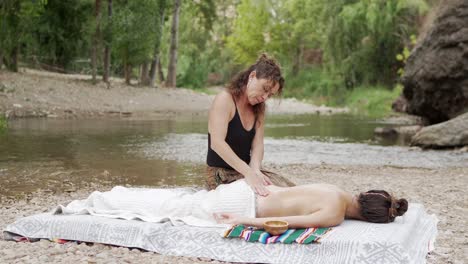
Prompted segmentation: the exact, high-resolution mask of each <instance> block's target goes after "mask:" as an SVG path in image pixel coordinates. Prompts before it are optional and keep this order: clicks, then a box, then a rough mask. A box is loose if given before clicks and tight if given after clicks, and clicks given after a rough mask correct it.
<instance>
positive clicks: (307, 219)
mask: <svg viewBox="0 0 468 264" xmlns="http://www.w3.org/2000/svg"><path fill="white" fill-rule="evenodd" d="M215 217H216V219H217V221H218V222H219V223H226V224H233V225H237V224H244V225H247V226H255V227H262V226H263V223H264V222H266V221H277V220H281V221H286V222H288V224H289V227H290V228H308V227H331V226H336V225H339V224H341V223H342V222H343V221H344V214H343V213H339V212H337V211H332V210H330V209H321V210H319V211H317V212H314V213H312V214H308V215H297V216H283V217H260V218H249V217H239V216H235V215H233V214H226V213H221V214H218V215H216V216H215Z"/></svg>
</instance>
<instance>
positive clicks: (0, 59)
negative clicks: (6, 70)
mask: <svg viewBox="0 0 468 264" xmlns="http://www.w3.org/2000/svg"><path fill="white" fill-rule="evenodd" d="M2 66H3V50H1V49H0V70H1V69H2Z"/></svg>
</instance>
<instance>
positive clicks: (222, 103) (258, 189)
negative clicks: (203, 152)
mask: <svg viewBox="0 0 468 264" xmlns="http://www.w3.org/2000/svg"><path fill="white" fill-rule="evenodd" d="M235 107H236V106H235V105H234V102H233V101H232V96H231V94H229V93H228V92H221V93H219V94H218V95H217V96H216V97H215V99H214V101H213V104H212V105H211V109H210V116H209V120H208V131H209V133H210V136H211V149H213V150H214V151H215V152H216V153H217V154H218V155H219V156H220V157H221V158H222V159H223V160H224V161H225V162H226V163H227V164H229V165H230V166H231V167H232V168H233V169H235V170H236V171H238V172H239V173H241V174H242V175H244V177H245V181H246V182H247V183H248V184H249V185H250V186H251V187H252V189H253V190H254V191H255V193H257V194H259V195H262V196H265V195H268V194H269V191H268V190H267V189H266V188H265V185H264V180H263V178H262V177H260V176H258V175H257V173H256V172H255V170H253V169H252V168H251V167H249V165H248V164H247V163H245V162H244V161H243V160H241V159H240V158H239V157H238V156H237V155H236V153H234V151H233V150H232V149H231V147H230V146H229V145H228V144H227V143H226V141H225V139H226V134H227V129H228V124H229V121H230V120H231V119H232V118H233V117H234V114H235V111H236V108H235Z"/></svg>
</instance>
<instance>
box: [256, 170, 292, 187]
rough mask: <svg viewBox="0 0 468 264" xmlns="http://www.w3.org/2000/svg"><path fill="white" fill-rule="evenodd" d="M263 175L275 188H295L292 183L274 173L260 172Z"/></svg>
mask: <svg viewBox="0 0 468 264" xmlns="http://www.w3.org/2000/svg"><path fill="white" fill-rule="evenodd" d="M261 171H262V173H263V174H265V175H266V176H267V177H268V178H270V181H271V182H272V183H273V184H274V185H276V186H280V187H292V186H296V184H295V183H293V182H292V181H290V180H288V179H286V178H285V177H283V176H281V175H279V174H277V173H274V172H272V171H268V170H261Z"/></svg>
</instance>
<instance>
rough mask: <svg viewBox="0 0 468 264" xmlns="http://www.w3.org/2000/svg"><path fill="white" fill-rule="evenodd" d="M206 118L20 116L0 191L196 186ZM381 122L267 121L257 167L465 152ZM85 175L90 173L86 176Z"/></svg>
mask: <svg viewBox="0 0 468 264" xmlns="http://www.w3.org/2000/svg"><path fill="white" fill-rule="evenodd" d="M206 120H207V117H206V116H200V115H194V116H191V115H187V116H178V117H174V118H167V119H162V120H132V119H120V120H119V119H114V120H51V119H23V120H14V121H11V122H9V123H8V130H7V131H6V132H3V133H0V186H1V189H0V194H8V195H10V194H12V193H13V192H28V191H30V190H35V189H38V188H40V189H56V188H61V189H67V188H71V189H72V190H73V188H76V187H74V186H78V185H79V184H80V183H83V182H89V181H96V182H99V181H110V182H112V183H115V184H125V183H130V184H137V185H150V186H161V185H201V184H202V174H203V172H204V160H205V157H206V148H207V137H206V133H207V121H206ZM377 126H382V124H380V123H378V122H376V121H374V120H372V119H369V118H362V117H356V116H350V115H332V116H320V115H289V116H271V117H269V119H268V120H267V125H266V129H265V137H266V140H265V162H266V163H274V164H284V165H287V164H293V163H304V164H320V163H323V162H325V163H329V164H342V165H349V164H363V165H395V166H403V167H404V166H408V167H440V166H463V164H468V163H467V162H468V154H463V153H455V152H453V151H419V150H412V149H410V148H409V147H407V146H405V140H404V139H398V138H394V139H379V138H375V137H374V134H373V131H374V129H375V127H377ZM91 175H93V176H91Z"/></svg>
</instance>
